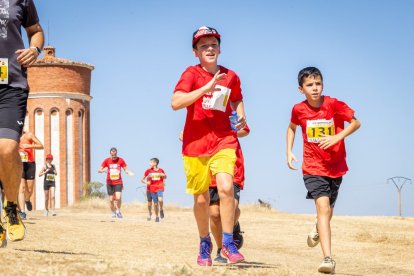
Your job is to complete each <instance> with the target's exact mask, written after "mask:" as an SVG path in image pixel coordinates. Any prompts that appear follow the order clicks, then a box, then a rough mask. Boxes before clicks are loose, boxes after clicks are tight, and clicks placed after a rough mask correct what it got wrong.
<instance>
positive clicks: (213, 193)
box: [209, 183, 240, 205]
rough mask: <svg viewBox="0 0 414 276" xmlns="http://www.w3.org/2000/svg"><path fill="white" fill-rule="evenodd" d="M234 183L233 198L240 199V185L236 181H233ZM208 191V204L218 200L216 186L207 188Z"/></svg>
mask: <svg viewBox="0 0 414 276" xmlns="http://www.w3.org/2000/svg"><path fill="white" fill-rule="evenodd" d="M233 185H234V199H236V200H237V201H240V187H239V185H237V184H236V183H233ZM209 191H210V205H212V204H214V203H217V202H219V201H220V197H219V193H218V190H217V187H216V188H209Z"/></svg>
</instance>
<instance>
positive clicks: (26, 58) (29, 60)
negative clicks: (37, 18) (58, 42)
mask: <svg viewBox="0 0 414 276" xmlns="http://www.w3.org/2000/svg"><path fill="white" fill-rule="evenodd" d="M26 33H27V37H28V39H29V44H30V47H29V48H27V49H19V50H17V51H16V54H17V55H18V56H17V62H19V63H20V64H21V65H23V66H29V65H32V64H33V63H35V61H36V59H37V57H38V56H39V53H38V52H37V50H36V49H35V48H32V47H37V48H39V49H43V44H44V34H43V29H42V27H41V26H40V24H39V23H36V24H34V25H33V26H30V27H27V28H26Z"/></svg>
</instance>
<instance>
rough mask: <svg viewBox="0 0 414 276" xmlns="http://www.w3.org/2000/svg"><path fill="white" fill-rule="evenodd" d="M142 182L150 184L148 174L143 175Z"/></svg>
mask: <svg viewBox="0 0 414 276" xmlns="http://www.w3.org/2000/svg"><path fill="white" fill-rule="evenodd" d="M141 183H142V184H145V185H148V184H149V181H148V179H147V176H146V175H144V177H143V178H141Z"/></svg>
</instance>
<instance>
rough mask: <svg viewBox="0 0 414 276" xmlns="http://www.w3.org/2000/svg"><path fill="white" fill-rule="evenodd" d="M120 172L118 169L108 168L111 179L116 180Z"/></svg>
mask: <svg viewBox="0 0 414 276" xmlns="http://www.w3.org/2000/svg"><path fill="white" fill-rule="evenodd" d="M120 175H121V172H120V171H119V170H118V169H110V170H109V179H111V180H118V179H119V176H120Z"/></svg>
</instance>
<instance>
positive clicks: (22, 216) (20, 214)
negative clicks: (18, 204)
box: [17, 211, 26, 220]
mask: <svg viewBox="0 0 414 276" xmlns="http://www.w3.org/2000/svg"><path fill="white" fill-rule="evenodd" d="M17 212H18V213H19V216H20V218H21V219H22V220H24V219H26V213H25V212H20V211H17Z"/></svg>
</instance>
